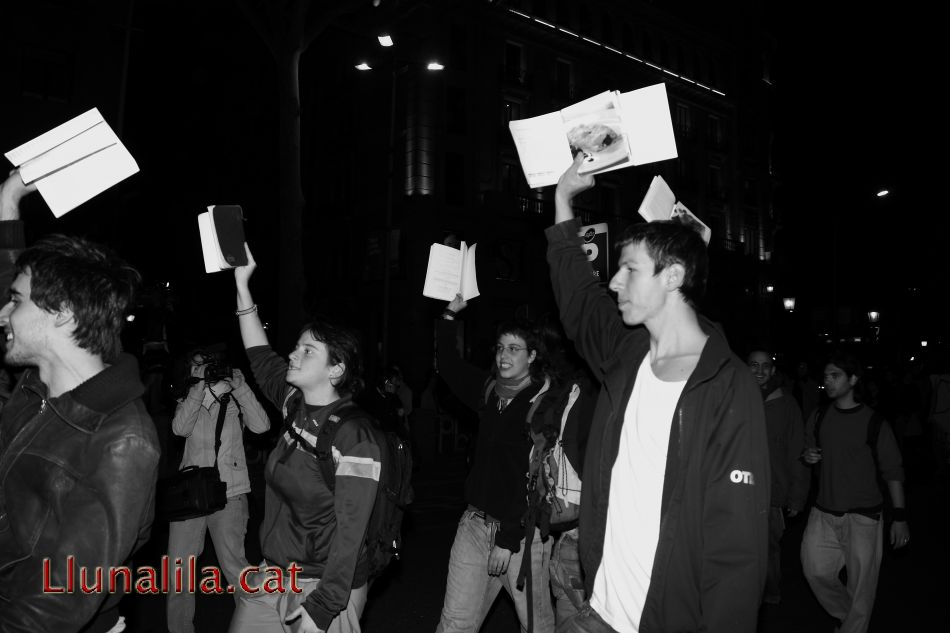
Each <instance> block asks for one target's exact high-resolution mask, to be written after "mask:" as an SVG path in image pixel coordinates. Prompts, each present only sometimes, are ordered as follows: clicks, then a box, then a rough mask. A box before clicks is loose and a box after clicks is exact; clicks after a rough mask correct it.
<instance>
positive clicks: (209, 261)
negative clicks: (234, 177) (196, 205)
mask: <svg viewBox="0 0 950 633" xmlns="http://www.w3.org/2000/svg"><path fill="white" fill-rule="evenodd" d="M198 233H199V236H200V238H201V254H202V257H203V259H204V264H205V272H208V273H214V272H219V271H222V270H227V269H229V268H234V267H236V266H245V265H247V251H245V249H244V212H243V210H242V209H241V207H240V206H238V205H221V204H219V205H212V206H209V207H208V210H207V211H206V212H204V213H202V214H200V215H198Z"/></svg>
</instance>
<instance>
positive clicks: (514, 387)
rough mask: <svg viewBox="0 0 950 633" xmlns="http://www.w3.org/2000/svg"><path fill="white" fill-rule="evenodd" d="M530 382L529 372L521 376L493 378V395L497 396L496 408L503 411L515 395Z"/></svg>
mask: <svg viewBox="0 0 950 633" xmlns="http://www.w3.org/2000/svg"><path fill="white" fill-rule="evenodd" d="M530 384H531V374H530V373H529V374H526V375H525V376H524V377H523V378H502V377H501V376H498V377H497V378H495V395H496V396H498V410H499V411H504V410H505V407H507V406H508V403H509V402H511V401H512V400H513V399H514V397H515V396H517V395H518V394H519V393H521V391H522V390H523V389H524V388H525V387H527V386H528V385H530Z"/></svg>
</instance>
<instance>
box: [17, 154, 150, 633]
mask: <svg viewBox="0 0 950 633" xmlns="http://www.w3.org/2000/svg"><path fill="white" fill-rule="evenodd" d="M28 190H29V189H28V188H27V187H24V185H23V183H22V181H21V179H20V176H19V174H18V173H17V172H13V173H12V174H11V175H10V177H9V178H8V179H7V181H6V182H4V183H3V185H2V186H0V255H2V256H0V279H4V280H9V279H10V276H9V272H10V271H9V269H10V268H11V264H12V268H13V281H12V284H10V290H9V298H8V300H6V301H5V305H4V306H3V308H2V309H0V327H2V329H3V340H4V341H5V350H4V361H5V362H6V363H7V364H8V365H14V366H19V367H24V368H26V369H25V371H24V372H23V375H22V377H21V378H20V380H19V382H18V384H17V385H16V387H15V388H14V389H13V393H12V395H11V397H10V400H9V401H8V402H7V403H6V405H5V406H4V408H3V411H2V414H0V632H2V633H10V632H20V631H24V632H25V631H30V632H36V631H57V632H58V633H64V632H66V631H79V630H83V631H89V632H97V633H98V632H100V631H103V632H104V631H112V632H114V633H117V632H118V631H121V630H122V628H124V624H123V621H122V619H121V618H120V617H119V615H118V610H117V609H116V606H117V604H118V601H119V599H120V598H121V595H122V594H121V587H120V592H119V593H110V589H111V587H109V585H108V582H109V578H110V570H111V569H115V568H117V567H119V566H122V565H127V564H128V558H129V556H130V555H131V554H132V552H133V551H134V550H135V549H136V548H137V547H138V546H139V545H141V544H142V543H144V542H145V540H146V539H147V537H148V531H149V528H150V526H151V523H152V515H153V507H154V491H155V482H156V478H157V475H158V460H159V444H158V437H157V434H156V432H155V427H154V426H153V424H152V421H151V419H150V418H149V416H148V413H147V412H146V410H145V406H144V405H143V403H142V400H141V396H142V393H143V391H144V388H143V386H142V384H141V382H140V381H139V378H138V367H137V363H136V362H135V359H134V358H133V357H131V356H129V355H127V354H122V353H121V352H120V349H121V347H120V342H119V333H120V330H121V327H122V323H123V321H124V312H125V309H126V307H127V306H128V304H129V301H130V299H131V294H132V290H133V287H134V285H135V283H137V281H138V278H139V276H138V273H137V272H136V271H135V270H134V269H132V268H131V267H129V266H128V265H127V264H125V263H124V262H122V261H121V260H119V259H118V258H117V257H115V256H114V255H112V254H110V253H108V252H106V251H105V250H104V249H102V248H101V247H99V246H97V245H95V244H92V243H90V242H88V241H86V240H81V239H75V238H69V237H65V236H61V235H60V236H51V237H47V238H44V239H43V240H40V241H39V242H37V243H36V244H35V245H33V246H32V247H31V248H29V249H26V250H23V251H22V252H20V253H19V254H17V251H19V250H20V249H22V247H23V243H22V242H23V227H22V224H21V223H20V221H19V210H18V204H17V203H18V202H19V198H20V197H22V195H23V194H24V193H26V192H27V191H28ZM14 256H15V260H14ZM7 283H9V282H7ZM5 289H6V285H4V288H3V290H5ZM100 570H101V572H100ZM99 573H101V576H98V575H97V574H99ZM132 577H133V578H136V577H137V575H136V574H133V575H132ZM97 579H98V582H97ZM120 584H121V583H120Z"/></svg>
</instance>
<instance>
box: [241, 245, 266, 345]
mask: <svg viewBox="0 0 950 633" xmlns="http://www.w3.org/2000/svg"><path fill="white" fill-rule="evenodd" d="M244 250H245V251H246V252H247V266H237V267H235V269H234V285H235V288H236V290H237V311H236V312H235V314H237V316H238V323H239V324H240V326H241V340H243V341H244V349H247V348H249V347H257V346H259V345H267V344H268V343H267V333H266V332H265V331H264V325H263V324H262V323H261V317H260V315H259V314H258V312H257V304H255V303H254V299H253V298H252V297H251V289H250V286H249V283H250V280H251V275H253V274H254V270H255V269H256V268H257V262H255V261H254V256H253V255H251V249H250V248H249V247H248V245H247V243H246V242H245V244H244Z"/></svg>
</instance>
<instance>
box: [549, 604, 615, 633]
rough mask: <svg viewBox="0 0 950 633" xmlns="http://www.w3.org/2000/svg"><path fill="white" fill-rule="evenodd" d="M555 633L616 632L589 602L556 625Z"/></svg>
mask: <svg viewBox="0 0 950 633" xmlns="http://www.w3.org/2000/svg"><path fill="white" fill-rule="evenodd" d="M557 633H617V631H616V630H615V629H614V628H613V627H611V626H610V625H609V624H607V623H606V622H604V620H603V618H601V617H600V616H599V615H597V612H596V611H594V610H593V609H592V608H591V607H590V605H589V604H585V605H584V606H583V607H581V609H580V610H579V611H578V612H577V613H575V614H574V615H572V616H571V617H569V618H568V619H567V620H565V621H564V622H561V623H560V624H558V625H557Z"/></svg>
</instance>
